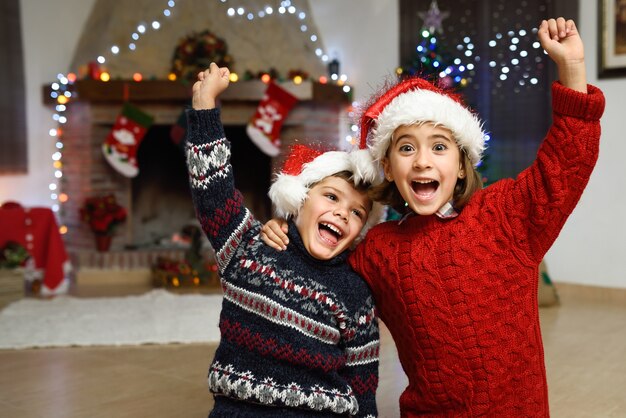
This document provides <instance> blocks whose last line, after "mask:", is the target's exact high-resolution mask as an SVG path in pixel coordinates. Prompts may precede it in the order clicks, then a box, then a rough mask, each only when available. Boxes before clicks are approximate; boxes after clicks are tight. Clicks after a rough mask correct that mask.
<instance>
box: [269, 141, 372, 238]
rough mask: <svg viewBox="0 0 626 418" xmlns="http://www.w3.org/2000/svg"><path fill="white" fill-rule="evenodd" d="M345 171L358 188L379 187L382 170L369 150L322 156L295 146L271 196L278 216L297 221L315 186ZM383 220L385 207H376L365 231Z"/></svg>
mask: <svg viewBox="0 0 626 418" xmlns="http://www.w3.org/2000/svg"><path fill="white" fill-rule="evenodd" d="M342 171H349V172H350V173H352V179H353V181H354V183H355V184H357V185H359V184H376V183H378V182H379V180H380V174H379V170H378V168H377V166H376V164H375V163H374V161H373V160H372V156H371V154H370V152H369V151H368V150H364V149H361V150H355V151H350V152H346V151H328V152H322V151H319V150H315V149H313V148H310V147H307V146H305V145H300V144H298V145H294V146H293V147H292V148H291V153H290V154H289V156H288V157H287V159H286V160H285V163H284V165H283V169H282V171H281V172H280V173H279V174H278V175H277V176H276V179H275V180H274V183H273V184H272V186H271V187H270V190H269V193H268V195H269V197H270V199H271V200H272V203H273V204H274V210H275V213H276V216H278V217H281V218H285V219H289V218H291V217H295V216H296V215H297V214H298V211H299V210H300V208H301V207H302V204H303V203H304V201H305V200H306V199H307V197H308V193H309V190H310V189H311V187H312V186H313V185H315V184H316V183H318V182H320V181H322V180H323V179H325V178H326V177H328V176H332V175H334V174H337V173H340V172H342ZM381 217H382V206H381V205H379V204H377V203H374V205H373V207H372V210H371V211H370V213H369V217H368V220H367V223H366V225H365V228H369V227H370V226H372V225H374V224H375V223H378V222H379V221H380V219H381Z"/></svg>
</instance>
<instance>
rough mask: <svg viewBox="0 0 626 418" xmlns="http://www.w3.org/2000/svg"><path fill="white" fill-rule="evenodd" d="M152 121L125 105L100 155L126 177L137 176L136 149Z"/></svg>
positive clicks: (149, 117) (148, 116)
mask: <svg viewBox="0 0 626 418" xmlns="http://www.w3.org/2000/svg"><path fill="white" fill-rule="evenodd" d="M152 121H153V118H152V116H150V115H148V114H146V113H144V112H142V111H141V110H139V109H138V108H137V107H135V106H133V105H131V104H130V103H125V104H124V107H123V108H122V113H120V114H119V115H118V117H117V119H116V120H115V124H114V125H113V130H112V131H111V132H110V133H109V135H108V136H107V138H106V140H105V141H104V143H103V144H102V153H103V154H104V156H105V158H106V159H107V161H108V162H109V164H111V165H112V166H113V168H115V169H116V170H117V171H119V172H120V173H121V174H123V175H125V176H126V177H135V176H136V175H137V174H139V168H138V166H137V148H139V144H140V143H141V141H142V140H143V138H144V136H145V135H146V132H147V131H148V128H149V127H150V125H152Z"/></svg>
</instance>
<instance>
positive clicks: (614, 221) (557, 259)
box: [546, 1, 626, 288]
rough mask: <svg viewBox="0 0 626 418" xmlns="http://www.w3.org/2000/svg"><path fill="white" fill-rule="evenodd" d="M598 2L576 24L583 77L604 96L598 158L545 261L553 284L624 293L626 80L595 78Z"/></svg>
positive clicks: (585, 5)
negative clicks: (598, 287) (584, 67)
mask: <svg viewBox="0 0 626 418" xmlns="http://www.w3.org/2000/svg"><path fill="white" fill-rule="evenodd" d="M597 3H599V2H590V1H580V2H579V5H580V22H577V23H578V29H579V30H580V32H581V35H582V37H583V41H584V43H585V58H586V62H587V78H588V80H589V83H591V84H594V85H596V86H598V87H599V88H600V89H602V90H603V92H604V94H605V96H606V110H605V112H604V116H603V117H602V121H601V123H602V141H601V145H600V158H599V160H598V164H597V166H596V168H595V170H594V173H593V175H592V176H591V180H590V182H589V185H588V187H587V189H586V190H585V193H584V194H583V196H582V199H581V200H580V203H579V204H578V206H577V207H576V209H575V210H574V213H573V214H572V216H571V217H570V219H569V220H568V222H567V224H566V225H565V228H564V229H563V231H562V232H561V235H560V236H559V238H558V239H557V241H556V243H555V244H554V246H553V247H552V249H551V250H550V252H549V253H548V255H547V256H546V262H547V264H548V269H549V272H550V276H551V277H552V278H553V279H555V280H557V281H563V282H571V283H579V284H593V285H601V286H607V287H622V288H626V257H624V249H625V248H626V246H625V245H624V238H625V237H626V218H625V217H624V216H623V215H622V213H621V212H622V210H623V208H624V207H626V194H625V193H624V190H626V189H625V187H624V183H625V182H626V171H625V170H624V156H626V141H624V128H625V127H626V125H625V124H624V109H625V108H624V105H623V98H624V97H626V78H617V79H609V80H607V79H602V80H598V79H597V58H596V57H597V56H598V48H597V45H598V31H597V28H598V26H597V16H598V11H597Z"/></svg>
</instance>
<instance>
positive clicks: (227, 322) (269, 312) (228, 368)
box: [186, 109, 379, 417]
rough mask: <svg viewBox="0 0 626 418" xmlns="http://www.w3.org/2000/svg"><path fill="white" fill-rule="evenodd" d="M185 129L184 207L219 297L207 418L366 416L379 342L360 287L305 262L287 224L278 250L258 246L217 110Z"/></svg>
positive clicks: (343, 264)
mask: <svg viewBox="0 0 626 418" xmlns="http://www.w3.org/2000/svg"><path fill="white" fill-rule="evenodd" d="M187 120H188V125H189V128H188V132H189V134H188V143H187V145H186V153H187V164H188V168H189V177H190V183H191V189H192V196H193V201H194V205H195V208H196V213H197V216H198V219H199V220H200V223H201V225H202V228H203V230H204V232H205V233H206V235H207V237H208V238H209V241H210V242H211V244H212V246H213V248H214V250H215V252H216V257H217V262H218V267H219V271H220V276H221V283H222V288H223V291H224V299H223V304H222V311H221V315H220V324H219V326H220V332H221V340H220V343H219V346H218V347H217V350H216V353H215V358H214V361H213V363H212V364H211V366H210V369H209V377H208V380H209V389H210V390H211V392H213V393H214V394H215V395H216V396H215V399H216V402H215V407H214V410H213V412H212V413H211V416H215V417H259V416H279V415H280V416H298V417H306V416H316V417H319V416H337V415H341V416H359V417H366V416H367V417H373V416H375V415H376V398H375V392H376V388H377V385H378V351H379V334H378V324H377V322H376V319H375V317H374V303H373V297H372V295H371V292H370V290H369V287H368V286H367V284H366V283H365V282H364V281H363V280H362V279H361V278H360V277H359V276H358V275H357V274H355V273H354V272H353V271H352V270H351V269H350V266H349V265H348V263H347V253H343V254H341V255H339V256H337V257H335V258H333V259H331V260H327V261H320V260H317V259H315V258H313V257H312V256H310V255H309V253H308V252H307V251H306V249H305V248H304V245H303V243H302V240H301V238H300V236H299V234H298V231H297V228H296V227H295V225H293V224H292V225H291V226H290V228H289V231H290V232H289V239H290V244H289V246H288V248H287V250H286V251H283V252H278V251H275V250H273V249H272V248H271V247H269V246H267V245H265V244H264V243H263V242H262V241H261V240H260V239H259V238H258V234H259V232H260V229H261V227H262V225H261V224H260V222H258V221H256V220H255V219H254V218H253V217H252V215H251V214H250V212H249V211H248V209H247V208H246V207H245V206H244V205H243V197H242V195H241V193H240V192H239V191H238V190H237V189H235V185H234V181H233V171H232V167H231V165H230V162H229V161H230V143H229V142H228V141H227V140H226V138H225V135H224V129H223V127H222V124H221V122H220V112H219V109H211V110H200V111H194V110H188V111H187ZM250 175H254V173H250ZM335 414H337V415H335Z"/></svg>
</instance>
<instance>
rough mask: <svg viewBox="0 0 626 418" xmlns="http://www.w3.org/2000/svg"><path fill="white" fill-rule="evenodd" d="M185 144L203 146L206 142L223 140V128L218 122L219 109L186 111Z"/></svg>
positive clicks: (219, 121)
mask: <svg viewBox="0 0 626 418" xmlns="http://www.w3.org/2000/svg"><path fill="white" fill-rule="evenodd" d="M185 114H186V115H187V129H188V131H187V142H189V143H191V144H204V143H206V142H207V141H212V140H215V139H221V138H224V137H225V136H226V135H225V134H224V126H222V122H221V120H220V109H219V108H218V107H216V108H213V109H202V110H195V109H186V110H185Z"/></svg>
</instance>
